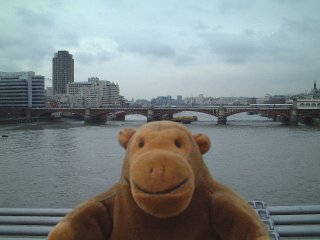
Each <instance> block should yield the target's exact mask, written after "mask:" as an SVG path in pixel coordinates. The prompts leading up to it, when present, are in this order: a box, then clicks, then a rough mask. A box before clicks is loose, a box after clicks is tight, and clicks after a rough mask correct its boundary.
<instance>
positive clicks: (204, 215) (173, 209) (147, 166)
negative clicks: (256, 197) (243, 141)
mask: <svg viewBox="0 0 320 240" xmlns="http://www.w3.org/2000/svg"><path fill="white" fill-rule="evenodd" d="M118 137H119V142H120V144H121V146H122V147H123V148H124V149H126V155H125V158H124V162H123V169H122V176H121V179H120V181H119V182H118V183H116V184H115V185H114V186H113V187H112V188H111V189H109V190H108V191H106V192H104V193H102V194H100V195H98V196H96V197H94V198H93V199H91V200H89V201H87V202H84V203H83V204H81V205H79V206H78V207H76V208H75V209H74V210H73V211H71V212H70V213H69V214H67V215H66V216H65V217H64V218H63V219H62V220H61V222H60V223H58V224H57V225H56V227H55V228H54V229H53V230H52V231H51V233H50V234H49V236H48V239H49V240H106V239H120V240H130V239H133V240H144V239H146V240H151V239H152V240H154V239H159V240H160V239H166V240H168V239H177V240H182V239H183V240H187V239H199V240H206V239H215V240H268V239H269V237H268V234H267V231H266V229H265V227H264V225H263V223H262V222H261V221H260V219H259V217H258V215H257V214H256V213H255V212H254V210H253V209H252V208H251V207H250V206H249V204H248V203H247V202H246V201H245V200H243V199H242V198H241V197H240V196H239V195H238V194H237V193H235V192H234V191H232V190H231V189H229V188H227V187H226V186H224V185H222V184H221V183H218V182H217V181H215V180H214V179H213V178H212V177H211V175H210V173H209V170H208V169H207V167H206V165H205V163H204V161H203V158H202V155H203V154H205V153H206V152H207V151H208V150H209V148H210V140H209V138H208V137H207V136H206V135H205V134H196V135H192V134H191V132H189V130H188V129H187V128H186V127H184V126H183V125H182V124H179V123H174V122H169V121H158V122H151V123H148V124H145V125H143V126H142V127H140V128H139V129H134V128H126V129H123V130H122V131H121V132H120V133H119V136H118Z"/></svg>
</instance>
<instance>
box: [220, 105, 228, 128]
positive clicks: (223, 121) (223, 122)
mask: <svg viewBox="0 0 320 240" xmlns="http://www.w3.org/2000/svg"><path fill="white" fill-rule="evenodd" d="M218 124H221V125H226V124H227V116H226V109H225V108H224V107H223V106H220V107H219V109H218Z"/></svg>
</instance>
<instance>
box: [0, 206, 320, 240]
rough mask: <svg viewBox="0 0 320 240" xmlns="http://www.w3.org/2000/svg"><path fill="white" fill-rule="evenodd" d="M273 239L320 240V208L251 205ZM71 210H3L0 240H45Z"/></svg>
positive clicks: (0, 215)
mask: <svg viewBox="0 0 320 240" xmlns="http://www.w3.org/2000/svg"><path fill="white" fill-rule="evenodd" d="M249 203H250V205H251V206H252V207H253V208H255V210H256V212H257V213H258V214H259V216H260V218H261V219H262V220H263V221H264V223H265V224H266V226H267V227H268V229H269V231H270V236H271V239H274V240H276V239H320V205H313V206H271V207H266V205H265V204H264V202H261V201H251V202H249ZM69 211H70V209H52V208H0V240H3V239H12V240H22V239H23V240H25V239H46V236H47V234H48V233H49V231H50V230H51V229H52V228H53V227H54V226H55V225H56V224H57V222H59V221H60V220H61V219H62V218H63V216H64V215H65V214H67V213H68V212H69Z"/></svg>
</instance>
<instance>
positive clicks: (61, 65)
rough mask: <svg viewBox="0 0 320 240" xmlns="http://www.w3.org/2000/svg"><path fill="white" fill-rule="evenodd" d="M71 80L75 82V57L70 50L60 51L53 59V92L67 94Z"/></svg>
mask: <svg viewBox="0 0 320 240" xmlns="http://www.w3.org/2000/svg"><path fill="white" fill-rule="evenodd" d="M70 82H74V60H73V57H72V55H71V54H69V52H68V51H64V50H63V51H58V52H57V53H55V54H54V57H53V59H52V87H53V94H66V93H67V84H68V83H70Z"/></svg>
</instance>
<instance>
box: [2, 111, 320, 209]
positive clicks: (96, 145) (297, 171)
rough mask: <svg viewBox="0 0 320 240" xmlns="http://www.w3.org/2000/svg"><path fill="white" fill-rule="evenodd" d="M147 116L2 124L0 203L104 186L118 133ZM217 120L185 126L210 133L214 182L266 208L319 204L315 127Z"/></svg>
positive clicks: (70, 201)
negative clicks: (99, 122) (219, 122)
mask: <svg viewBox="0 0 320 240" xmlns="http://www.w3.org/2000/svg"><path fill="white" fill-rule="evenodd" d="M192 114H194V113H192ZM129 117H130V116H129ZM145 121H146V120H145V119H144V118H141V117H140V118H139V117H137V118H135V117H132V116H131V118H130V119H129V120H127V121H125V122H108V123H107V124H106V125H101V126H87V125H84V123H83V122H79V121H73V120H65V121H63V122H56V123H52V122H51V123H50V122H42V123H30V124H21V125H2V126H0V137H1V136H2V135H8V137H1V138H0V190H1V192H0V207H44V208H45V207H58V208H60V207H62V208H65V207H73V206H75V205H76V204H78V203H79V202H81V201H84V200H86V199H88V198H90V197H92V196H94V195H96V194H98V193H100V192H102V191H104V190H106V189H107V188H109V187H111V186H112V185H113V184H114V183H115V182H116V181H117V180H118V179H119V178H120V174H121V166H122V160H123V157H124V149H122V148H121V147H120V145H119V144H118V140H117V135H118V132H119V131H120V130H121V129H122V128H124V127H139V126H140V125H141V124H143V123H145ZM216 121H217V119H216V118H214V117H212V118H211V117H209V116H203V115H201V116H199V121H198V122H194V123H192V124H189V125H186V126H187V127H188V128H189V129H190V130H191V131H192V132H193V133H198V132H202V133H205V134H207V135H208V136H209V137H210V139H211V141H212V148H211V149H210V151H209V152H208V153H207V154H205V155H204V159H205V162H206V164H207V165H208V167H209V169H210V171H211V173H212V175H213V177H214V178H215V179H216V180H218V181H220V182H222V183H224V184H226V185H228V186H230V187H232V188H234V189H235V190H236V191H238V192H239V193H240V194H241V195H242V196H243V197H244V198H246V199H247V200H264V201H265V202H266V203H267V204H268V205H269V206H273V205H309V204H320V144H319V142H320V128H319V127H308V126H304V125H300V126H298V127H290V126H286V125H283V124H281V123H279V122H273V121H272V120H270V119H267V118H262V117H260V116H258V115H254V116H249V115H246V114H237V115H234V116H232V117H229V118H228V124H227V125H226V126H221V125H217V124H216Z"/></svg>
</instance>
